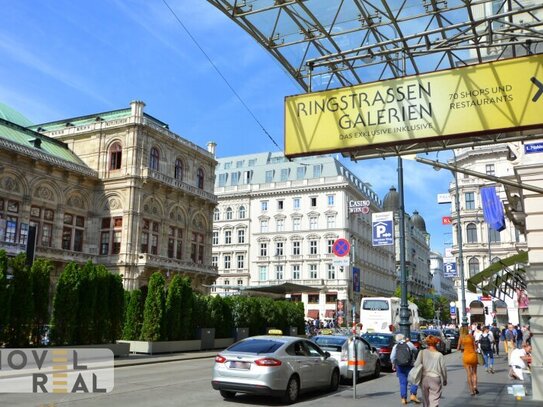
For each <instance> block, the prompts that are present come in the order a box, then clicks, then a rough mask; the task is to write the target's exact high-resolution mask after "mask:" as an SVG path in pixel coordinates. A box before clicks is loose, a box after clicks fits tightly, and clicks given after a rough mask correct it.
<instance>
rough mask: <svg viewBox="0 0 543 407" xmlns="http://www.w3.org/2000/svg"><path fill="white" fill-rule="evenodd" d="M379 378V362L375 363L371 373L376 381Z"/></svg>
mask: <svg viewBox="0 0 543 407" xmlns="http://www.w3.org/2000/svg"><path fill="white" fill-rule="evenodd" d="M379 376H381V364H380V363H379V362H376V363H375V371H374V372H373V377H374V378H375V379H377V378H378V377H379Z"/></svg>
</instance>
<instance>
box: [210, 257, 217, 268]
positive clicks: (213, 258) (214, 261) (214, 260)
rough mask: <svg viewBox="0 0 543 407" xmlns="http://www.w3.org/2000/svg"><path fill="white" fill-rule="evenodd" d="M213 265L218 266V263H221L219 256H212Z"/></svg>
mask: <svg viewBox="0 0 543 407" xmlns="http://www.w3.org/2000/svg"><path fill="white" fill-rule="evenodd" d="M211 265H212V266H213V267H218V265H219V256H211Z"/></svg>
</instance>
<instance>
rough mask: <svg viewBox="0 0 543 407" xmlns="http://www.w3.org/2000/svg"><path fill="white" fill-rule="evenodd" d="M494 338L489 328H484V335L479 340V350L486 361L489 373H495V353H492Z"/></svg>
mask: <svg viewBox="0 0 543 407" xmlns="http://www.w3.org/2000/svg"><path fill="white" fill-rule="evenodd" d="M493 343H494V338H493V336H492V333H491V332H490V330H489V329H488V327H487V326H485V327H484V328H483V333H482V334H481V337H480V338H479V350H480V352H481V354H482V355H483V359H484V361H485V369H486V372H487V373H494V352H493V351H492V344H493Z"/></svg>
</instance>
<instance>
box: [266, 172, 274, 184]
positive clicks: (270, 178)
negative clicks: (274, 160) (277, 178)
mask: <svg viewBox="0 0 543 407" xmlns="http://www.w3.org/2000/svg"><path fill="white" fill-rule="evenodd" d="M272 181H273V171H271V170H270V171H266V180H265V182H266V183H267V184H269V183H271V182H272Z"/></svg>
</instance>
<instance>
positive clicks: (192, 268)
mask: <svg viewBox="0 0 543 407" xmlns="http://www.w3.org/2000/svg"><path fill="white" fill-rule="evenodd" d="M144 106H145V104H144V103H143V102H132V103H131V106H130V108H127V109H120V110H115V111H109V112H103V113H98V114H92V115H87V116H81V117H74V118H70V119H64V120H59V121H55V122H50V123H42V124H39V125H31V124H30V123H29V122H28V120H26V119H25V118H24V117H22V116H21V115H20V114H18V113H17V112H14V111H13V110H11V109H9V108H8V107H6V106H5V105H0V218H1V219H2V221H0V248H4V249H7V250H8V251H9V252H11V253H16V252H17V251H20V250H21V249H23V248H24V247H25V246H26V243H27V239H28V230H29V226H36V228H37V249H36V256H39V257H44V258H48V259H50V260H52V261H54V263H55V265H56V268H57V275H58V273H59V272H60V271H61V270H62V269H63V267H64V265H65V264H67V263H68V262H70V261H75V262H78V263H84V262H86V261H88V260H92V261H93V262H94V263H96V264H103V265H105V266H106V267H107V268H108V269H109V270H110V271H112V272H117V273H120V274H121V275H122V276H123V281H124V285H125V287H126V288H129V289H133V288H137V287H139V286H142V285H145V284H146V281H147V279H148V277H149V276H150V274H151V273H152V272H154V271H159V270H160V271H163V272H165V273H166V274H167V275H169V276H172V275H173V273H181V274H184V275H188V276H190V277H191V278H192V281H193V285H194V287H195V288H196V289H201V290H205V289H204V288H202V287H203V286H204V285H208V284H211V283H212V282H213V281H214V280H215V278H216V275H217V272H216V269H215V268H214V267H213V266H212V265H211V236H212V233H211V232H212V214H213V209H214V207H215V205H216V204H217V199H216V197H215V195H214V194H213V188H214V181H215V165H216V161H215V158H214V147H215V146H214V144H213V143H210V145H209V147H208V148H209V150H210V151H206V150H205V149H202V148H200V147H198V146H196V145H195V144H193V143H191V142H189V141H187V140H185V139H183V138H181V137H180V136H178V135H176V134H175V133H172V132H171V131H170V130H169V129H168V125H167V124H166V123H163V122H161V121H159V120H157V119H155V118H154V117H152V116H150V115H148V114H146V113H144V111H143V108H144Z"/></svg>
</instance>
